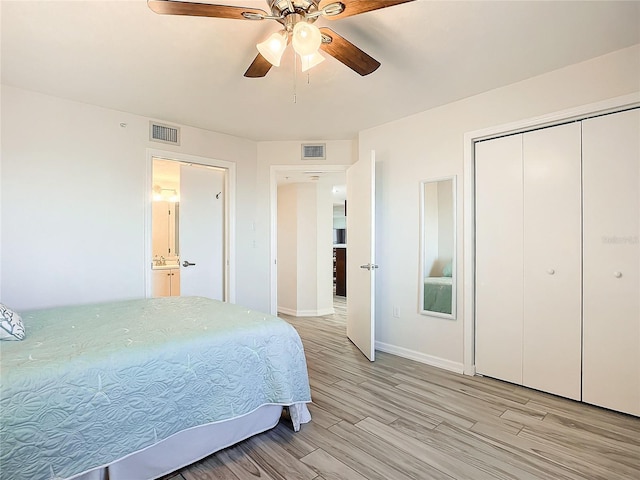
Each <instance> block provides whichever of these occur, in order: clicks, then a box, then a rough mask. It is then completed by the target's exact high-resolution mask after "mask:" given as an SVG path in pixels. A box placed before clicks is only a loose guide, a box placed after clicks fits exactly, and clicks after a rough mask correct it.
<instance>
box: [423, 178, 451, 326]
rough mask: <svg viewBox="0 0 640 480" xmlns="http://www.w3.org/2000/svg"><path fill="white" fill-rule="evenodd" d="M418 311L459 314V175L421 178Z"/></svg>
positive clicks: (427, 313) (448, 316)
mask: <svg viewBox="0 0 640 480" xmlns="http://www.w3.org/2000/svg"><path fill="white" fill-rule="evenodd" d="M420 232H421V235H420V280H419V289H418V291H419V295H420V299H419V311H420V313H421V314H423V315H430V316H436V317H443V318H450V319H455V318H456V258H455V257H456V177H455V176H452V177H445V178H439V179H435V180H430V181H423V182H420Z"/></svg>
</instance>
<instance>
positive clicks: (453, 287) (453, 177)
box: [418, 175, 458, 320]
mask: <svg viewBox="0 0 640 480" xmlns="http://www.w3.org/2000/svg"><path fill="white" fill-rule="evenodd" d="M446 180H451V190H452V192H451V193H452V195H453V202H452V208H453V257H452V259H451V277H452V278H451V313H450V314H449V313H442V312H434V311H431V310H425V309H424V278H425V273H426V272H425V268H424V263H425V257H426V248H425V246H426V240H427V239H426V233H425V224H426V222H425V213H426V212H425V200H426V199H425V187H426V185H428V184H430V183H437V182H440V181H446ZM419 210H420V264H419V269H418V270H419V274H418V275H419V276H418V313H420V314H421V315H427V316H430V317H440V318H447V319H450V320H456V318H457V317H456V310H457V308H456V307H457V303H458V296H457V290H458V289H457V284H458V272H457V265H458V261H457V257H458V246H457V245H458V241H457V236H458V235H457V231H458V224H457V223H458V220H457V185H456V175H450V176H447V177H439V178H434V179H429V180H423V181H421V182H420V209H419Z"/></svg>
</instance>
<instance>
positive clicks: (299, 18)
mask: <svg viewBox="0 0 640 480" xmlns="http://www.w3.org/2000/svg"><path fill="white" fill-rule="evenodd" d="M266 1H267V3H268V5H269V9H270V10H271V14H268V13H267V12H265V11H264V10H261V9H257V8H250V7H236V6H230V5H212V4H209V3H193V2H182V1H177V0H147V4H148V5H149V8H150V9H151V10H153V11H154V12H156V13H159V14H166V15H188V16H196V17H217V18H233V19H237V20H275V21H277V22H279V23H280V24H281V25H282V28H281V29H280V30H279V31H277V32H275V33H273V34H271V36H270V37H269V38H268V39H267V40H265V41H264V42H261V43H259V44H257V45H256V47H257V49H258V52H259V53H258V55H257V56H256V58H255V59H254V60H253V62H252V63H251V65H250V66H249V68H248V69H247V71H246V72H245V73H244V76H245V77H249V78H259V77H264V76H265V75H266V74H267V73H268V72H269V70H270V69H271V67H272V66H276V67H278V66H280V59H281V58H282V54H283V53H284V51H285V49H286V48H287V45H288V44H289V43H292V44H293V49H294V50H295V52H296V53H297V54H298V55H299V56H300V59H301V66H302V71H303V72H304V71H306V70H308V69H310V68H312V67H314V66H316V65H318V64H319V63H321V62H322V61H324V57H323V56H322V55H321V54H320V53H319V51H318V50H319V49H321V50H322V51H323V52H325V53H326V54H328V55H331V56H332V57H334V58H335V59H336V60H338V61H340V62H342V63H343V64H344V65H346V66H347V67H349V68H350V69H352V70H353V71H355V72H357V73H359V74H360V75H362V76H364V75H369V74H370V73H372V72H374V71H375V70H376V69H377V68H378V67H379V66H380V62H378V61H377V60H376V59H374V58H373V57H371V56H369V55H368V54H366V53H365V52H363V51H362V50H360V49H359V48H358V47H356V46H355V45H354V44H353V43H351V42H349V41H348V40H346V39H345V38H344V37H342V36H340V35H338V34H337V33H336V32H334V31H333V30H331V29H330V28H327V27H322V28H318V27H316V26H315V25H314V22H315V21H316V20H317V19H318V18H320V17H324V18H327V19H330V20H335V19H338V18H345V17H350V16H353V15H358V14H360V13H365V12H370V11H372V10H379V9H381V8H386V7H392V6H394V5H399V4H401V3H408V2H412V1H414V0H339V1H335V0H266Z"/></svg>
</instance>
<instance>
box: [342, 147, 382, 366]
mask: <svg viewBox="0 0 640 480" xmlns="http://www.w3.org/2000/svg"><path fill="white" fill-rule="evenodd" d="M346 210H347V211H346V217H347V337H348V338H349V340H351V341H352V342H353V343H354V344H355V346H356V347H358V348H359V349H360V350H361V351H362V353H363V354H364V355H365V356H366V357H367V358H368V359H369V360H371V361H374V360H375V309H374V306H375V269H376V268H377V265H376V264H375V152H373V151H372V152H371V158H369V159H362V160H359V161H357V162H356V163H355V164H353V165H352V166H351V167H349V169H348V170H347V206H346Z"/></svg>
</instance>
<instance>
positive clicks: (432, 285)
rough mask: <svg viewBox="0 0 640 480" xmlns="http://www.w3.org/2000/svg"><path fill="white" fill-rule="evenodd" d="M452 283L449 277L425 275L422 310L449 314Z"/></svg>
mask: <svg viewBox="0 0 640 480" xmlns="http://www.w3.org/2000/svg"><path fill="white" fill-rule="evenodd" d="M452 285H453V282H452V278H451V277H426V278H425V279H424V305H423V310H428V311H430V312H438V313H448V314H450V313H451V288H452Z"/></svg>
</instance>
